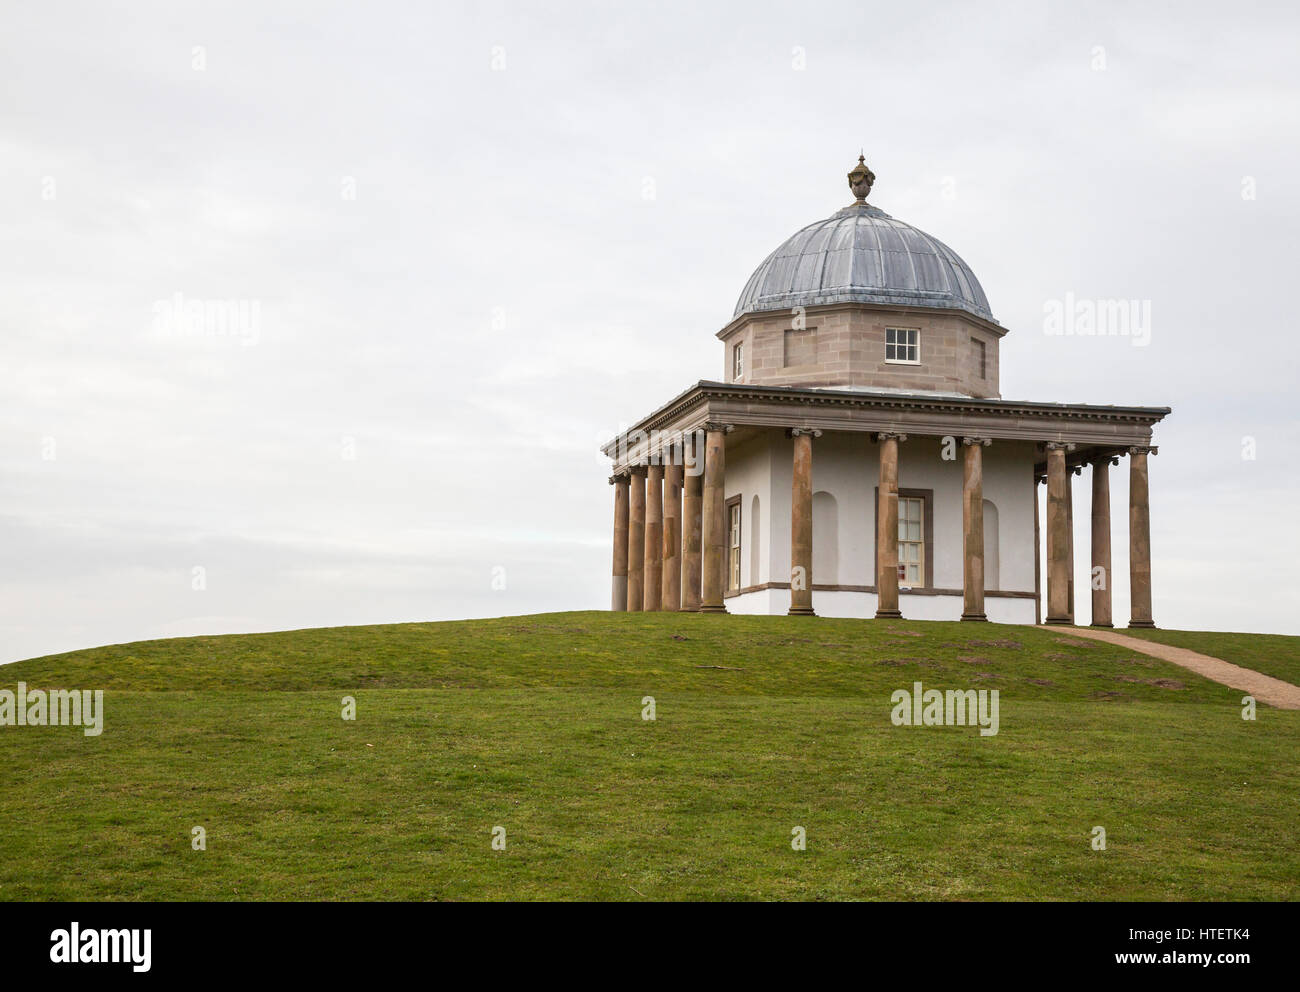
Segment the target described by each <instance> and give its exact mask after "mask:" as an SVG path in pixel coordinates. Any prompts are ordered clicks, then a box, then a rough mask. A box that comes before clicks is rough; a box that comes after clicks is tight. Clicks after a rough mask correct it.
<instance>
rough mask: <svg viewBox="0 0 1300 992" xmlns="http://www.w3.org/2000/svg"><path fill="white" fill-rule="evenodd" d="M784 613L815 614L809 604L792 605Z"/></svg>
mask: <svg viewBox="0 0 1300 992" xmlns="http://www.w3.org/2000/svg"><path fill="white" fill-rule="evenodd" d="M785 615H786V616H788V617H815V616H816V615H817V614H816V613H815V612H813V608H812V607H811V606H792V607H790V609H789V610H788V611H786V614H785Z"/></svg>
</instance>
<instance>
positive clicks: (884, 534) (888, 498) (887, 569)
mask: <svg viewBox="0 0 1300 992" xmlns="http://www.w3.org/2000/svg"><path fill="white" fill-rule="evenodd" d="M876 440H877V441H878V442H879V444H880V491H879V494H878V504H877V507H876V618H877V619H887V618H890V617H901V616H902V615H903V614H902V613H901V612H899V609H898V445H899V442H900V441H906V440H907V435H906V434H893V433H889V432H887V431H882V432H881V433H880V434H878V435H876Z"/></svg>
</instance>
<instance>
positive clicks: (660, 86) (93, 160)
mask: <svg viewBox="0 0 1300 992" xmlns="http://www.w3.org/2000/svg"><path fill="white" fill-rule="evenodd" d="M1048 6H1051V5H1044V4H1040V3H1026V4H998V5H985V4H979V3H970V2H958V3H951V4H934V5H923V4H897V3H889V4H884V3H852V4H845V3H830V2H826V3H801V4H788V3H781V4H771V3H761V2H760V3H756V2H746V3H729V4H708V5H705V4H699V3H664V2H656V3H653V4H639V5H636V6H631V5H624V4H618V5H615V4H609V3H590V4H564V5H560V4H550V5H546V9H543V5H538V4H524V3H513V4H506V3H485V4H475V5H472V6H471V5H468V4H465V5H462V4H451V3H442V4H435V5H428V4H415V3H400V4H396V3H376V2H368V3H364V4H362V3H354V4H343V3H328V4H327V3H310V4H309V3H292V4H291V3H277V2H258V3H225V4H219V5H214V4H196V3H178V2H176V0H167V2H156V3H145V2H137V3H132V4H119V5H111V6H110V5H106V4H98V3H90V2H84V3H62V2H44V3H41V4H16V3H15V4H9V5H7V6H6V10H5V13H4V24H3V30H0V177H2V180H3V181H0V219H2V221H3V223H2V225H0V331H2V337H0V341H2V342H3V343H2V346H0V547H3V559H2V560H3V564H2V565H0V597H2V598H0V634H2V637H0V660H13V659H16V658H21V657H27V656H31V655H35V654H41V653H46V652H52V651H59V650H66V649H70V648H76V647H83V646H89V645H94V644H102V643H107V642H114V641H122V640H134V639H140V638H150V637H162V636H171V635H178V634H189V633H199V632H223V631H245V630H265V629H277V628H285V627H298V626H320V625H329V624H353V623H368V622H386V621H400V620H415V619H437V618H453V617H465V616H488V615H498V614H507V613H523V612H533V611H543V610H557V609H571V608H593V607H597V608H599V607H604V606H605V605H606V604H607V602H608V572H609V540H610V505H611V496H610V490H609V487H608V486H607V485H606V482H605V478H606V475H607V474H608V473H607V471H606V470H605V466H604V465H602V463H601V460H600V458H599V456H598V454H597V452H596V445H597V442H598V441H599V440H603V439H604V438H606V437H608V436H609V435H611V434H612V433H613V432H614V431H616V430H617V429H618V427H619V426H620V425H621V424H622V423H624V422H626V421H628V420H631V419H634V418H635V417H637V416H639V415H641V414H643V413H645V412H648V411H649V410H650V409H652V408H653V407H655V406H657V405H658V404H659V403H660V402H662V401H664V400H665V399H667V398H669V397H671V396H673V395H676V394H677V393H678V392H679V391H680V390H681V389H683V388H684V387H685V386H686V385H688V384H689V383H691V382H693V381H695V380H698V379H701V378H717V377H718V376H719V375H720V372H721V357H722V356H721V346H720V345H719V344H718V343H717V342H716V340H715V339H714V337H713V335H714V332H716V331H717V330H718V329H719V328H720V327H721V326H722V325H723V324H724V323H725V322H726V320H727V319H728V317H729V316H730V313H731V308H732V306H733V305H734V303H735V299H736V296H737V295H738V293H739V291H740V289H741V287H742V286H743V284H744V282H745V280H746V278H747V277H748V275H749V273H750V272H751V271H752V269H753V268H754V267H755V266H756V265H757V264H758V263H759V262H760V261H761V260H762V258H763V256H764V255H765V254H767V252H768V251H770V250H771V249H772V248H773V247H775V245H776V244H778V243H779V242H780V241H782V240H783V239H784V238H785V237H787V236H788V235H789V234H791V233H792V232H793V231H794V230H796V229H798V228H799V227H801V226H803V225H804V224H806V223H808V222H810V221H812V220H815V219H817V218H819V217H823V216H826V215H828V214H829V213H831V212H832V211H833V210H835V209H837V208H839V207H841V206H843V205H845V203H847V202H848V200H849V194H848V191H847V188H846V186H845V181H844V173H845V172H846V171H847V170H848V168H849V167H850V166H851V165H852V164H853V162H854V159H855V157H856V155H857V152H858V150H859V148H860V147H865V149H866V151H867V158H868V162H869V163H870V164H871V166H872V167H873V169H874V170H875V172H876V173H877V176H878V179H877V185H876V190H875V192H874V193H873V196H872V199H873V202H876V203H878V204H879V205H880V206H881V207H883V208H884V209H885V210H887V211H889V212H890V213H892V214H894V215H895V216H897V217H900V218H902V219H905V220H907V221H909V222H910V223H913V224H915V225H916V226H918V227H920V228H921V229H923V230H926V231H929V232H931V233H933V234H934V235H936V236H938V237H940V238H941V239H943V240H944V241H945V242H947V243H948V244H950V245H951V246H952V247H953V248H954V249H956V250H957V251H958V252H959V253H961V254H962V255H963V256H964V257H965V258H966V260H967V261H968V262H969V263H970V264H971V265H972V267H973V268H974V270H975V271H976V273H977V274H978V275H979V277H980V279H981V281H982V282H983V284H984V288H985V290H986V292H987V293H988V296H989V299H990V301H991V304H992V306H993V310H994V313H995V314H996V315H997V316H998V318H999V319H1000V320H1001V321H1002V322H1003V323H1004V324H1005V325H1006V326H1008V327H1009V328H1010V329H1011V333H1010V334H1009V335H1008V337H1007V338H1006V339H1005V340H1004V343H1003V356H1004V357H1003V365H1002V386H1003V395H1004V396H1007V397H1009V398H1015V399H1037V400H1065V401H1087V402H1097V403H1112V402H1113V403H1136V404H1149V405H1166V404H1167V405H1170V406H1172V407H1173V408H1174V414H1173V416H1172V417H1171V418H1170V419H1169V420H1168V421H1167V422H1166V423H1165V424H1164V425H1162V426H1161V427H1160V429H1159V432H1158V436H1157V440H1158V442H1159V443H1160V445H1161V454H1160V456H1159V457H1158V458H1156V459H1154V460H1153V461H1152V487H1153V512H1152V527H1153V544H1154V556H1155V565H1154V568H1155V581H1154V585H1155V616H1156V618H1157V620H1158V621H1159V622H1161V623H1162V624H1164V625H1167V626H1184V627H1209V628H1221V629H1245V630H1264V631H1282V632H1291V633H1300V613H1298V612H1297V610H1296V609H1295V602H1296V586H1297V583H1296V564H1295V563H1296V561H1297V560H1300V530H1298V528H1297V523H1296V521H1297V514H1298V512H1300V511H1298V510H1297V507H1296V505H1295V503H1296V497H1295V485H1294V484H1295V482H1296V480H1297V464H1298V462H1297V459H1298V458H1300V442H1298V441H1297V429H1296V428H1297V416H1296V412H1295V410H1296V403H1295V394H1296V382H1295V379H1296V369H1297V367H1298V366H1300V361H1298V359H1300V348H1298V347H1297V344H1296V336H1297V333H1300V332H1297V330H1296V320H1295V302H1294V301H1295V300H1296V289H1295V283H1296V278H1295V274H1294V271H1293V270H1294V266H1295V263H1296V253H1295V231H1296V229H1297V221H1298V220H1300V218H1298V217H1297V212H1298V211H1297V208H1298V206H1300V197H1297V193H1296V183H1297V181H1296V178H1295V177H1296V175H1297V173H1298V172H1300V154H1298V151H1300V69H1297V63H1296V59H1295V57H1294V44H1295V37H1296V31H1297V27H1300V23H1297V22H1298V21H1300V17H1298V16H1297V14H1296V13H1294V12H1292V11H1288V10H1285V9H1283V6H1282V5H1272V4H1270V5H1262V4H1261V5H1259V6H1254V5H1251V4H1244V3H1239V4H1234V5H1232V7H1231V8H1228V9H1225V8H1224V7H1223V6H1222V5H1221V4H1210V3H1199V4H1177V5H1175V4H1166V5H1150V6H1149V9H1147V10H1146V12H1142V11H1137V10H1135V9H1134V7H1135V6H1136V5H1133V4H1130V3H1110V4H1088V5H1076V6H1078V7H1079V8H1080V10H1079V12H1077V13H1064V12H1059V11H1058V12H1053V11H1049V10H1046V9H1045V8H1046V7H1048ZM196 48H201V50H202V51H200V52H196ZM1098 48H1100V49H1102V50H1104V52H1102V53H1099V52H1098ZM796 49H800V50H801V51H802V53H803V55H802V62H803V68H802V69H799V68H796V63H797V62H798V61H799V58H798V56H797V55H796ZM1099 56H1100V57H1101V58H1104V68H1100V67H1099V66H1100V59H1099ZM494 57H495V58H496V61H497V65H498V67H499V66H500V65H501V62H502V59H503V60H504V68H494V65H493V62H494ZM196 60H197V64H198V65H200V66H201V67H200V68H196ZM1247 177H1250V179H1251V181H1253V185H1254V189H1255V191H1256V195H1255V197H1254V199H1248V198H1243V182H1244V181H1246V179H1247ZM349 183H354V185H355V198H354V199H351V198H348V196H347V195H345V194H346V193H347V191H348V189H349V188H350V187H349V186H348V184H349ZM647 189H652V191H653V196H652V197H647V195H646V191H647ZM1067 292H1073V293H1075V294H1076V295H1078V296H1081V297H1088V298H1125V299H1129V298H1136V299H1144V300H1150V301H1151V306H1152V341H1151V344H1150V346H1149V347H1147V348H1144V349H1140V348H1134V347H1133V346H1132V345H1131V344H1130V343H1129V342H1128V341H1126V340H1124V339H1077V338H1070V339H1061V338H1051V337H1047V336H1045V335H1044V333H1043V307H1044V303H1045V302H1046V301H1049V300H1053V299H1060V298H1062V297H1063V296H1064V295H1065V294H1066V293H1067ZM175 294H181V296H182V298H183V299H197V300H214V299H219V300H242V301H247V302H249V303H250V304H251V303H256V304H257V306H258V308H259V310H258V316H259V320H258V324H257V328H256V336H255V338H253V337H250V338H247V339H245V340H239V339H236V338H232V337H229V336H227V337H208V336H204V335H198V336H187V335H185V334H179V333H172V334H167V333H163V331H162V329H161V328H160V327H159V326H158V325H157V314H156V304H158V303H159V301H168V300H172V299H174V298H175ZM1247 436H1249V437H1253V438H1255V441H1256V445H1257V457H1256V458H1255V459H1254V460H1244V459H1243V458H1242V443H1243V442H1242V439H1243V437H1247ZM348 452H353V453H354V454H355V457H354V458H351V459H349V458H347V457H345V454H346V453H348ZM1113 474H1114V479H1115V487H1114V494H1113V496H1114V500H1115V505H1116V507H1117V508H1122V507H1123V506H1124V505H1125V502H1124V501H1125V500H1126V499H1127V489H1126V486H1125V477H1126V472H1125V471H1123V470H1119V471H1116V472H1114V473H1113ZM1078 485H1079V486H1080V488H1079V490H1078V496H1079V499H1080V500H1081V501H1082V502H1081V503H1080V505H1081V506H1084V507H1086V498H1087V490H1086V485H1087V479H1086V477H1085V478H1083V479H1081V480H1079V481H1078ZM1077 516H1078V517H1079V526H1080V528H1081V530H1080V535H1081V537H1080V540H1079V544H1078V546H1079V547H1080V548H1086V547H1087V543H1086V537H1083V536H1082V535H1083V533H1084V532H1083V530H1082V528H1084V527H1086V517H1087V514H1086V512H1080V513H1079V514H1077ZM1122 519H1123V516H1122V514H1120V515H1119V520H1120V521H1121V522H1122ZM1124 533H1125V531H1124V529H1123V527H1122V523H1121V525H1120V526H1119V527H1117V531H1116V542H1117V546H1118V547H1121V548H1122V547H1123V541H1124ZM1080 557H1081V558H1082V557H1083V555H1082V554H1081V555H1080ZM1121 560H1122V559H1121ZM195 567H202V568H203V569H205V574H206V589H204V590H202V591H197V590H195V589H193V588H192V584H193V583H192V576H193V569H194V568H195ZM498 567H500V568H504V569H505V576H506V583H505V585H506V587H505V589H497V590H494V589H493V588H492V575H493V569H494V568H498ZM1083 598H1084V599H1086V597H1083ZM1126 603H1127V600H1126V590H1124V589H1122V588H1121V589H1117V611H1116V612H1117V614H1118V617H1119V618H1124V617H1126V616H1127V609H1126Z"/></svg>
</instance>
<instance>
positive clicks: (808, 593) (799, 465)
mask: <svg viewBox="0 0 1300 992" xmlns="http://www.w3.org/2000/svg"><path fill="white" fill-rule="evenodd" d="M821 435H822V432H821V431H818V430H810V429H808V428H795V429H793V430H791V431H790V437H792V438H793V439H794V482H793V484H792V486H791V491H790V615H791V616H807V617H810V616H813V604H812V582H813V567H812V566H813V560H812V541H813V522H812V494H813V488H812V442H813V438H815V437H821ZM751 553H752V552H751Z"/></svg>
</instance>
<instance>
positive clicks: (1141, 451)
mask: <svg viewBox="0 0 1300 992" xmlns="http://www.w3.org/2000/svg"><path fill="white" fill-rule="evenodd" d="M1128 453H1129V454H1130V455H1158V454H1160V448H1159V447H1157V446H1156V445H1154V444H1135V445H1132V446H1131V447H1130V448H1129V449H1128Z"/></svg>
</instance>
